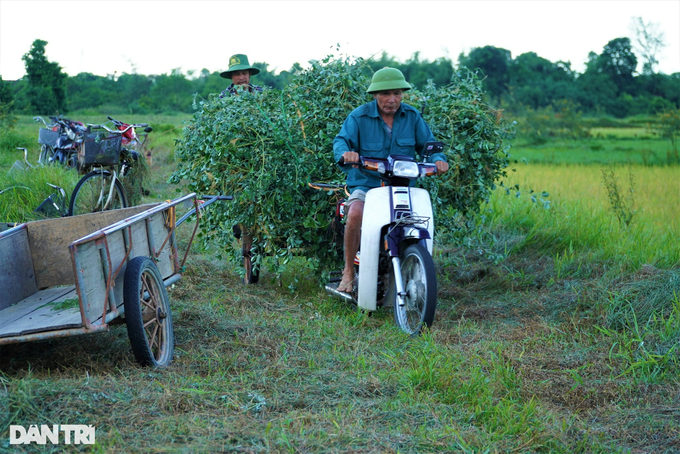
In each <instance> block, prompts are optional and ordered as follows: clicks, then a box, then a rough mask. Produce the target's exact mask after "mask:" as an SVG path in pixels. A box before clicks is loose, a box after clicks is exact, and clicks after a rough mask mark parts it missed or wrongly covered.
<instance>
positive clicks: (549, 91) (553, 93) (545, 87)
mask: <svg viewBox="0 0 680 454" xmlns="http://www.w3.org/2000/svg"><path fill="white" fill-rule="evenodd" d="M574 80H575V74H574V72H573V71H572V70H571V65H570V63H569V62H566V63H565V62H562V61H559V62H557V63H553V62H551V61H549V60H546V59H545V58H542V57H539V56H538V55H537V54H536V53H535V52H527V53H524V54H521V55H519V56H518V57H516V58H515V59H514V60H513V61H512V64H511V65H510V67H509V68H508V88H509V91H510V93H511V95H512V103H515V104H520V105H522V106H527V107H530V108H532V109H540V108H543V107H547V106H549V105H550V104H551V103H553V102H555V101H557V100H563V99H573V97H574V93H573V85H574Z"/></svg>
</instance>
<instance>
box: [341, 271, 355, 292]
mask: <svg viewBox="0 0 680 454" xmlns="http://www.w3.org/2000/svg"><path fill="white" fill-rule="evenodd" d="M353 290H354V276H347V275H346V274H343V275H342V280H341V281H340V284H339V285H338V292H343V293H352V291H353Z"/></svg>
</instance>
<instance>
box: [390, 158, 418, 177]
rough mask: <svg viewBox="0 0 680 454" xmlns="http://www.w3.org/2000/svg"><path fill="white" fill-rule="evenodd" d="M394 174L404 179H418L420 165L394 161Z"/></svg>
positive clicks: (411, 162)
mask: <svg viewBox="0 0 680 454" xmlns="http://www.w3.org/2000/svg"><path fill="white" fill-rule="evenodd" d="M392 173H393V174H394V176H396V177H403V178H418V176H419V175H420V172H419V171H418V163H417V162H413V161H394V167H393V168H392Z"/></svg>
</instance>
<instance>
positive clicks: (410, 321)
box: [325, 142, 443, 335]
mask: <svg viewBox="0 0 680 454" xmlns="http://www.w3.org/2000/svg"><path fill="white" fill-rule="evenodd" d="M442 149H443V144H442V143H441V142H428V143H427V144H426V145H425V151H424V160H426V159H427V157H428V156H429V155H431V154H432V153H436V152H440V151H442ZM339 164H341V165H344V163H343V162H340V163H339ZM353 165H358V166H359V167H360V168H361V169H363V170H364V171H370V172H375V173H376V174H377V175H378V176H379V177H380V179H381V180H382V182H383V186H382V187H379V188H373V189H370V190H369V191H368V192H367V193H366V201H365V203H364V216H363V221H362V225H361V240H360V245H359V252H358V254H357V256H356V257H355V259H354V265H355V276H356V277H355V282H354V289H353V291H352V292H351V293H344V292H339V291H338V290H337V287H338V285H339V281H340V278H338V277H335V278H333V277H332V278H331V280H330V282H329V283H328V284H327V285H326V286H325V289H326V291H327V292H328V293H330V294H332V295H334V296H337V297H340V298H342V299H344V300H346V301H349V302H351V303H353V304H356V305H357V306H358V307H359V308H361V309H363V310H366V311H375V310H377V308H378V307H381V306H382V307H393V312H394V320H395V323H396V324H397V326H398V327H399V328H400V329H401V330H403V331H405V332H406V333H408V334H410V335H418V334H419V333H420V332H421V331H422V329H423V328H424V327H426V326H427V327H430V326H431V325H432V322H433V319H434V313H435V307H436V304H437V276H436V272H435V266H434V261H433V259H432V239H433V237H434V218H433V212H432V202H431V200H430V195H429V193H428V192H427V190H425V189H422V188H417V187H411V186H410V183H411V181H412V180H415V179H417V178H421V177H429V176H434V175H436V174H437V167H436V166H435V164H432V163H426V162H416V161H415V160H414V159H413V158H411V157H408V156H390V157H388V158H387V159H382V158H369V157H360V162H359V163H356V164H353ZM344 203H345V200H344V199H341V200H339V201H338V202H337V204H336V215H335V216H336V218H340V220H341V219H342V218H343V217H344ZM336 221H337V219H336ZM337 224H338V222H336V225H337ZM338 233H339V234H343V230H342V229H339V230H338ZM337 274H338V273H337V272H336V273H335V275H336V276H337Z"/></svg>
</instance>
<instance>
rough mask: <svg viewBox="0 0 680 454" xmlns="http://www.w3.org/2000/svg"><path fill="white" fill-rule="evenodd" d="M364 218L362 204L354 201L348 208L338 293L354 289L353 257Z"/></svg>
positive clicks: (357, 248) (357, 246)
mask: <svg viewBox="0 0 680 454" xmlns="http://www.w3.org/2000/svg"><path fill="white" fill-rule="evenodd" d="M363 216H364V202H362V201H360V200H355V201H353V202H352V204H351V205H350V206H349V213H348V214H347V224H346V225H345V268H344V269H343V270H342V280H341V281H340V285H338V291H339V292H345V293H351V292H352V290H353V287H354V257H355V256H356V255H357V251H358V250H359V242H360V241H361V220H362V219H363Z"/></svg>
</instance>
